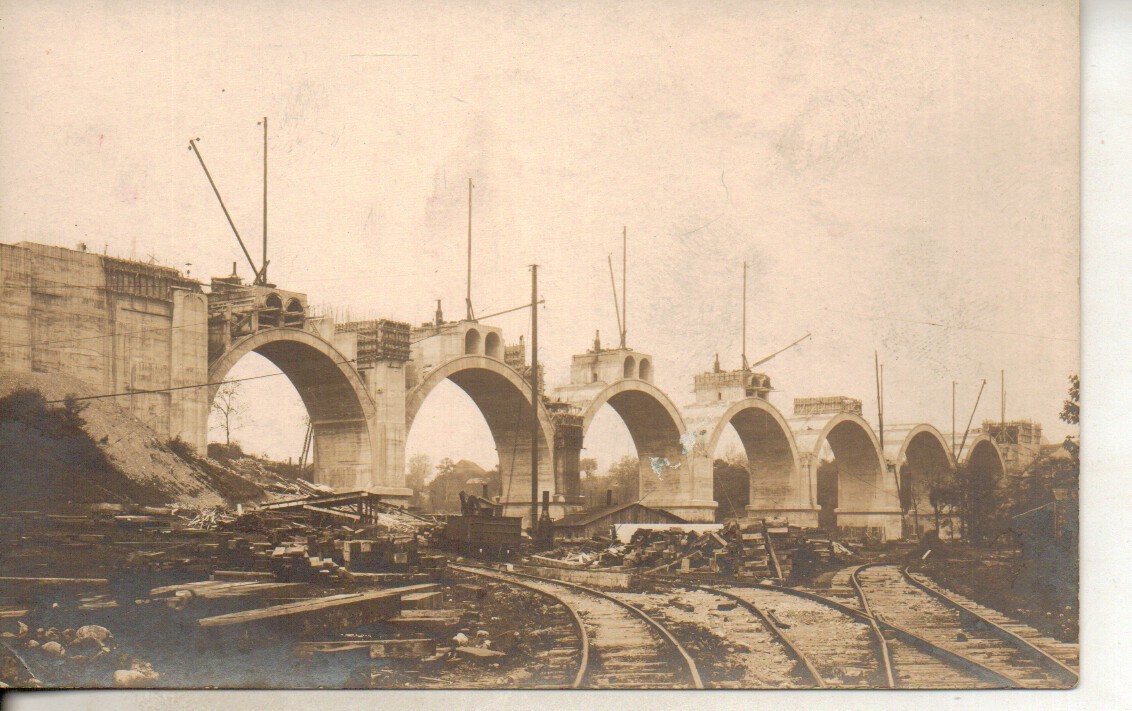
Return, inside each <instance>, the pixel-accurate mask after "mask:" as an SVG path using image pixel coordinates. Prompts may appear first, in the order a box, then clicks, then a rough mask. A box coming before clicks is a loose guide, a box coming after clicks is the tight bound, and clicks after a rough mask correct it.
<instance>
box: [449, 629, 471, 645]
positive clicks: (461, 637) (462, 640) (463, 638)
mask: <svg viewBox="0 0 1132 711" xmlns="http://www.w3.org/2000/svg"><path fill="white" fill-rule="evenodd" d="M452 641H453V642H455V643H456V646H457V647H463V646H464V645H465V644H467V643H468V641H469V640H468V635H466V634H464V633H463V632H459V633H457V634H456V636H455V637H453V638H452Z"/></svg>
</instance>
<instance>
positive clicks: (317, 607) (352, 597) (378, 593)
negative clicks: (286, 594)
mask: <svg viewBox="0 0 1132 711" xmlns="http://www.w3.org/2000/svg"><path fill="white" fill-rule="evenodd" d="M426 587H429V586H420V585H409V586H406V587H401V588H392V589H389V590H372V591H368V592H362V593H344V594H339V595H328V596H326V597H319V598H313V599H310V600H302V601H299V602H291V603H286V604H283V605H273V606H270V607H261V608H257V609H254V610H245V611H243V612H233V613H229V614H227V615H217V616H215V617H205V618H202V619H199V620H197V624H198V625H200V626H201V627H203V628H205V629H221V628H236V629H247V628H262V627H277V626H286V627H288V628H289V629H291V630H294V629H295V627H296V626H297V627H298V631H299V632H300V633H306V632H312V631H316V630H325V629H348V628H351V627H356V626H357V625H359V624H363V623H365V622H372V621H375V620H380V619H388V618H390V617H394V616H396V615H397V614H398V612H399V611H400V607H401V596H402V595H404V594H408V593H414V592H421V591H422V589H423V588H426Z"/></svg>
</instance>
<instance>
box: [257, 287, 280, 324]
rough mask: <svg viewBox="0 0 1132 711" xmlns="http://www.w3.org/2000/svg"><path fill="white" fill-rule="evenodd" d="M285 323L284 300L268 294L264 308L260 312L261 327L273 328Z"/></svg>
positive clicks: (276, 295) (273, 294) (277, 295)
mask: <svg viewBox="0 0 1132 711" xmlns="http://www.w3.org/2000/svg"><path fill="white" fill-rule="evenodd" d="M282 321H283V299H281V298H279V294H275V293H272V294H268V295H267V298H265V299H264V300H263V308H262V309H260V311H259V325H260V327H261V328H263V327H268V328H273V327H275V326H279V325H280V324H281V323H282Z"/></svg>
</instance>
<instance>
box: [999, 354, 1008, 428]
mask: <svg viewBox="0 0 1132 711" xmlns="http://www.w3.org/2000/svg"><path fill="white" fill-rule="evenodd" d="M999 427H1000V429H999V433H1000V434H999V437H1002V436H1004V435H1005V434H1006V371H1005V370H1003V371H1002V416H1001V419H1000V420H999Z"/></svg>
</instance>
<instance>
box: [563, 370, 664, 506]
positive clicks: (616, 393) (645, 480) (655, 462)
mask: <svg viewBox="0 0 1132 711" xmlns="http://www.w3.org/2000/svg"><path fill="white" fill-rule="evenodd" d="M631 357H632V356H630V358H631ZM605 405H609V407H610V408H612V409H613V411H614V412H616V413H617V415H618V417H619V418H620V419H621V421H622V422H623V423H624V425H625V428H626V429H627V430H628V431H629V438H630V439H631V440H632V442H633V448H634V449H635V450H636V454H637V460H638V471H639V474H640V479H639V490H638V493H639V498H638V500H639V501H640V502H641V503H643V504H644V505H646V506H648V505H650V501H651V502H656V501H661V500H666V499H672V498H674V497H676V496H678V495H679V494H680V493H681V488H682V486H683V480H684V476H683V475H684V473H685V472H684V471H683V466H684V455H683V446H682V444H681V441H680V438H681V436H682V435H683V434H684V421H683V419H682V418H681V417H680V414H679V412H678V411H677V410H676V408H675V406H674V405H672V403H671V401H669V400H668V398H667V396H665V395H664V394H663V393H661V392H660V391H659V390H657V389H656V388H655V387H653V386H652V385H648V384H646V383H642V382H639V381H635V380H634V381H619V382H618V383H615V384H613V385H610V386H609V387H607V388H606V389H605V390H603V391H602V392H601V393H599V394H598V395H597V397H595V398H594V400H592V401H591V402H590V403H589V404H588V405H587V406H586V410H585V413H584V414H583V418H582V419H583V425H582V437H583V447H584V446H585V442H586V439H585V438H586V435H587V433H588V432H589V429H590V425H591V424H592V422H593V419H594V416H595V414H596V413H597V412H598V411H599V410H601V408H602V407H604V406H605ZM623 503H628V502H623Z"/></svg>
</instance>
